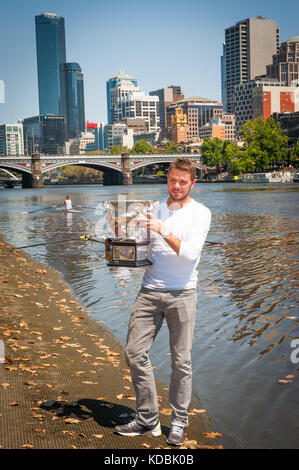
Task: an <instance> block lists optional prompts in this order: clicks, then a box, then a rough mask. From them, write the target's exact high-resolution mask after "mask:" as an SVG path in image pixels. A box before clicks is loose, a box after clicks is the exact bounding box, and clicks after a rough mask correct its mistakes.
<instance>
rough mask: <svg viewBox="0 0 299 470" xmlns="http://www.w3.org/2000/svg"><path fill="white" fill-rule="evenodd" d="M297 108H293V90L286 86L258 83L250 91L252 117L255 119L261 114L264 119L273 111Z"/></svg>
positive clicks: (288, 110)
mask: <svg viewBox="0 0 299 470" xmlns="http://www.w3.org/2000/svg"><path fill="white" fill-rule="evenodd" d="M298 110H299V103H298V109H295V92H294V89H292V87H288V86H275V87H273V86H269V85H267V84H265V83H260V84H259V85H258V86H256V87H255V88H254V89H253V91H252V117H253V119H256V118H258V117H260V116H263V118H264V120H266V119H268V118H269V117H271V116H272V114H273V113H285V112H291V113H293V112H294V111H298Z"/></svg>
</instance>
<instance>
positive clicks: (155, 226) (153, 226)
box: [146, 214, 163, 235]
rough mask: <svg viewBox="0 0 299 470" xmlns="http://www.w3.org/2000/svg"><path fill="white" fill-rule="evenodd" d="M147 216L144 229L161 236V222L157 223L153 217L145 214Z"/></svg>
mask: <svg viewBox="0 0 299 470" xmlns="http://www.w3.org/2000/svg"><path fill="white" fill-rule="evenodd" d="M146 216H147V221H146V227H147V228H149V229H150V230H153V232H156V233H158V234H159V235H161V233H162V230H163V227H162V224H161V222H159V220H158V219H156V217H154V216H153V214H146Z"/></svg>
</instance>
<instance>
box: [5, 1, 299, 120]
mask: <svg viewBox="0 0 299 470" xmlns="http://www.w3.org/2000/svg"><path fill="white" fill-rule="evenodd" d="M1 10H2V15H1V16H2V18H5V22H4V24H3V25H1V32H0V41H1V43H2V44H4V45H5V47H4V48H2V52H1V56H2V60H1V64H2V67H1V69H0V80H2V81H3V82H4V85H5V102H4V103H1V100H0V124H1V123H2V124H3V123H10V122H17V121H18V120H20V119H23V118H24V117H29V116H35V115H37V114H38V83H37V69H36V46H35V25H34V17H35V16H36V15H40V14H42V13H44V12H47V11H48V12H51V13H56V14H57V15H60V16H62V17H64V18H65V28H66V38H67V39H66V42H67V50H68V60H69V61H70V62H73V61H74V62H79V63H80V65H81V67H82V70H83V71H84V77H85V87H84V88H85V90H84V92H85V116H86V120H89V121H90V122H99V121H105V122H107V105H106V81H107V80H108V79H109V78H111V77H112V76H114V75H116V74H117V73H118V72H119V71H124V72H125V73H128V74H130V75H133V76H134V77H136V79H137V80H138V85H139V86H140V88H141V90H142V91H144V92H145V93H149V92H150V91H152V90H156V89H160V88H164V87H168V86H169V85H172V84H177V85H180V86H181V87H182V88H183V89H184V93H185V96H186V97H188V96H196V95H200V96H204V97H206V98H209V99H214V100H217V101H219V100H221V69H220V57H221V55H222V45H223V42H224V30H225V28H227V27H229V26H232V25H233V24H235V23H236V22H237V21H240V20H243V19H246V18H249V17H256V16H257V15H264V16H266V18H268V19H275V20H276V21H277V26H278V27H279V28H280V41H281V42H284V41H286V40H287V39H289V38H290V37H291V36H295V35H298V33H299V30H298V29H299V28H298V26H297V18H298V14H299V6H298V5H297V3H296V2H295V1H291V2H289V3H288V8H287V9H284V10H282V9H281V5H280V3H279V2H278V1H272V2H270V1H269V2H268V1H266V2H263V4H262V6H261V7H260V5H259V3H258V2H257V1H256V0H254V1H252V2H251V4H250V5H247V4H245V2H236V1H235V0H232V1H231V2H229V5H227V4H225V5H224V4H223V3H222V2H220V1H216V2H214V3H213V5H211V6H209V5H206V4H203V3H202V2H199V1H195V0H186V2H184V5H183V6H182V5H181V4H180V3H179V2H170V1H168V0H165V1H163V2H157V1H156V0H154V1H153V2H151V4H150V6H146V5H140V3H138V2H137V1H135V0H131V1H128V2H126V3H125V5H124V4H123V3H122V2H120V1H118V0H116V2H114V7H113V9H112V10H111V9H110V7H109V5H106V4H101V2H98V1H96V0H90V2H88V5H87V6H86V5H83V4H82V3H81V2H77V1H73V2H70V1H69V0H65V1H62V2H61V1H60V2H58V1H56V0H51V1H44V0H39V1H37V0H29V1H28V2H26V4H24V2H21V1H20V0H16V1H15V2H14V5H13V6H11V5H7V4H5V5H2V6H1ZM16 11H17V15H16ZM124 38H127V43H126V42H125V39H124ZM20 71H22V72H21V73H20Z"/></svg>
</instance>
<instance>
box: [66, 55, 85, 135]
mask: <svg viewBox="0 0 299 470" xmlns="http://www.w3.org/2000/svg"><path fill="white" fill-rule="evenodd" d="M65 80H66V93H67V122H68V135H69V138H70V139H72V138H75V137H77V136H78V135H79V134H80V133H81V132H84V130H85V112H84V89H83V74H82V72H81V68H80V66H79V64H77V63H75V62H71V63H68V64H65Z"/></svg>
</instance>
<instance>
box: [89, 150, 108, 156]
mask: <svg viewBox="0 0 299 470" xmlns="http://www.w3.org/2000/svg"><path fill="white" fill-rule="evenodd" d="M103 154H104V152H102V151H101V150H93V151H92V152H85V155H103Z"/></svg>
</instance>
